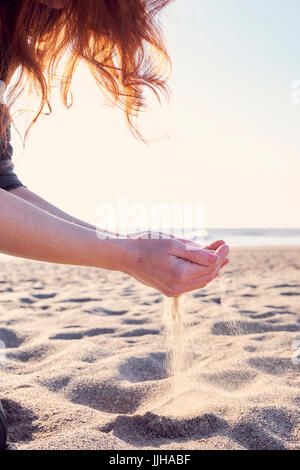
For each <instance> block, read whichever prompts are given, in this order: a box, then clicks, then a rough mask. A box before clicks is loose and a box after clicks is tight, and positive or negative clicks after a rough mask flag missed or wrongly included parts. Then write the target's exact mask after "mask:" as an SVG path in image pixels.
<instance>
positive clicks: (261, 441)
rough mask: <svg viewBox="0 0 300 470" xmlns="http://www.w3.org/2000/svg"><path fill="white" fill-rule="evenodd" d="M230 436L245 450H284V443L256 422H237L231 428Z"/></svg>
mask: <svg viewBox="0 0 300 470" xmlns="http://www.w3.org/2000/svg"><path fill="white" fill-rule="evenodd" d="M266 429H267V428H266ZM232 436H233V438H234V439H235V440H236V441H237V442H238V443H239V444H242V445H243V446H244V447H245V448H246V449H247V450H285V446H284V444H282V443H281V442H280V441H278V440H277V439H275V438H274V437H272V436H270V435H269V434H268V432H267V431H264V430H263V429H261V426H260V424H259V423H256V422H251V421H250V422H249V423H239V424H238V425H236V426H235V427H234V428H233V429H232Z"/></svg>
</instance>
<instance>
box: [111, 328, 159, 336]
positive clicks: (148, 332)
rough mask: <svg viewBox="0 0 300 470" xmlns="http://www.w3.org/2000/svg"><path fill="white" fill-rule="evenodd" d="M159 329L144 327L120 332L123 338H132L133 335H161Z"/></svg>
mask: <svg viewBox="0 0 300 470" xmlns="http://www.w3.org/2000/svg"><path fill="white" fill-rule="evenodd" d="M159 333H160V331H159V330H146V329H144V328H140V329H136V330H131V331H126V332H125V333H122V334H120V337H121V338H130V337H131V336H145V335H159Z"/></svg>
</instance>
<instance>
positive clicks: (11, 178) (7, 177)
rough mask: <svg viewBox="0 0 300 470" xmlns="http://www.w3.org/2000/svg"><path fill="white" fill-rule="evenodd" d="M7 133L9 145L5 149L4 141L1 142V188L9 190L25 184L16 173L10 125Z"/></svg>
mask: <svg viewBox="0 0 300 470" xmlns="http://www.w3.org/2000/svg"><path fill="white" fill-rule="evenodd" d="M6 134H7V147H6V150H5V151H4V144H3V142H0V188H1V189H5V190H7V191H9V190H11V189H15V188H18V187H19V186H23V184H22V183H21V181H20V180H19V178H18V177H17V175H16V174H15V173H14V165H13V163H12V156H13V148H12V145H11V143H10V139H11V133H10V126H8V128H7V131H6Z"/></svg>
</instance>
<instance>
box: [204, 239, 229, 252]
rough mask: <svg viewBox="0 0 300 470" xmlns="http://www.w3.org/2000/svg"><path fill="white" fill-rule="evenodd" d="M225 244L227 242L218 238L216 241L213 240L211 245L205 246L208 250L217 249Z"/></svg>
mask: <svg viewBox="0 0 300 470" xmlns="http://www.w3.org/2000/svg"><path fill="white" fill-rule="evenodd" d="M222 245H225V242H224V241H223V240H217V241H215V242H212V243H211V244H210V245H207V246H205V247H204V248H205V249H206V250H213V251H215V250H217V249H218V248H219V247H220V246H222Z"/></svg>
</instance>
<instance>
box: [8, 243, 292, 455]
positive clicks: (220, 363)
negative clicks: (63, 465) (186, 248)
mask: <svg viewBox="0 0 300 470" xmlns="http://www.w3.org/2000/svg"><path fill="white" fill-rule="evenodd" d="M0 266H1V269H0V340H2V341H4V342H5V344H6V361H5V362H4V363H3V364H2V365H0V394H1V399H2V402H3V406H4V408H5V410H6V412H7V415H8V423H9V440H10V449H19V450H23V449H53V450H54V449H99V450H101V449H187V450H188V449H224V450H225V449H226V450H229V449H245V450H247V449H248V450H254V449H298V450H300V420H299V414H300V413H299V406H300V375H299V372H300V359H299V357H300V352H299V357H297V351H298V348H299V349H300V248H286V249H284V248H255V249H250V248H249V249H238V248H236V249H233V250H232V255H231V264H230V265H229V266H228V267H226V269H225V270H224V274H223V275H222V277H221V278H220V280H216V281H214V282H213V283H212V284H210V285H209V286H208V287H207V288H206V289H203V290H201V291H197V292H195V293H193V294H191V295H189V305H188V317H189V320H190V322H191V326H190V335H191V336H190V344H191V345H192V347H193V352H194V358H195V359H194V363H193V366H192V368H191V370H190V371H188V376H189V378H188V379H187V380H184V384H185V385H184V387H185V388H184V389H183V390H182V393H180V395H179V396H174V393H173V388H172V379H170V378H168V377H167V376H166V364H165V356H166V341H165V336H164V333H163V317H162V310H163V298H162V296H161V295H160V294H159V293H157V292H156V291H154V290H151V289H149V288H147V287H144V286H142V285H140V284H138V283H137V282H135V281H134V280H133V279H131V278H129V277H127V276H125V275H122V274H120V273H113V272H106V271H101V270H96V269H90V268H77V267H72V266H70V267H69V266H57V265H51V264H43V263H38V262H31V261H24V260H16V261H7V260H0ZM297 340H299V343H297Z"/></svg>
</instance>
